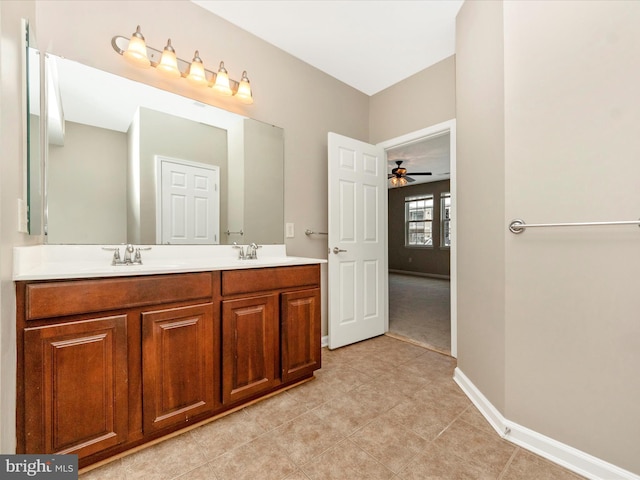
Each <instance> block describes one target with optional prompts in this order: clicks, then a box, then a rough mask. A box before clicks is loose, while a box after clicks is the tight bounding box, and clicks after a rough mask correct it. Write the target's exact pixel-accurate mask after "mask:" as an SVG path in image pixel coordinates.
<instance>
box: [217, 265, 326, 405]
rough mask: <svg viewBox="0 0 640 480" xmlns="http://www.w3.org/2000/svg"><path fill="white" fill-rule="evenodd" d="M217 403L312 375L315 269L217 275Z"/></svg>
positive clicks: (316, 343) (316, 354) (316, 351)
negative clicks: (219, 298) (219, 289)
mask: <svg viewBox="0 0 640 480" xmlns="http://www.w3.org/2000/svg"><path fill="white" fill-rule="evenodd" d="M221 283H222V338H223V341H222V378H223V380H222V402H223V404H234V403H236V402H238V401H240V400H244V399H249V398H252V397H255V396H257V395H259V394H261V393H265V392H268V391H270V390H273V388H274V387H277V386H278V385H284V384H288V383H291V382H293V381H295V380H298V379H304V378H306V377H310V376H312V375H313V372H314V370H317V369H319V368H320V366H321V360H320V351H321V344H320V340H321V339H320V288H319V285H320V267H319V265H302V266H294V267H276V268H262V269H252V270H231V271H225V272H222V278H221Z"/></svg>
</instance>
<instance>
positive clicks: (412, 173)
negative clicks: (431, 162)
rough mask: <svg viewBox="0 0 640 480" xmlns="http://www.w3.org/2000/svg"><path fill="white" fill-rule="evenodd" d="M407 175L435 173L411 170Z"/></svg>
mask: <svg viewBox="0 0 640 480" xmlns="http://www.w3.org/2000/svg"><path fill="white" fill-rule="evenodd" d="M407 175H433V173H431V172H411V173H407Z"/></svg>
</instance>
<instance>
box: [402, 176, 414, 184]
mask: <svg viewBox="0 0 640 480" xmlns="http://www.w3.org/2000/svg"><path fill="white" fill-rule="evenodd" d="M402 178H404V179H405V180H406V181H407V182H409V183H411V182H415V179H413V178H411V177H407V176H406V175H405V176H404V177H402Z"/></svg>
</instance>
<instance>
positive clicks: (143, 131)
mask: <svg viewBox="0 0 640 480" xmlns="http://www.w3.org/2000/svg"><path fill="white" fill-rule="evenodd" d="M46 63H47V68H46V70H47V76H48V81H47V85H48V96H47V97H48V99H49V105H48V111H49V115H48V121H47V125H48V137H49V140H48V143H49V145H48V159H47V165H48V168H47V200H46V206H47V209H46V210H47V212H48V215H47V221H46V225H47V241H48V243H50V244H61V243H65V244H68V243H71V244H113V243H138V244H155V243H168V242H166V241H163V240H162V237H161V233H160V232H161V231H162V228H161V226H162V225H161V224H162V222H163V220H162V219H163V215H162V212H161V207H159V206H160V205H166V202H165V203H163V202H162V199H161V195H163V194H166V192H165V193H162V192H164V190H163V189H162V188H161V187H159V185H160V183H159V182H160V177H159V174H158V172H157V159H158V157H163V158H167V157H168V158H172V159H176V160H180V161H183V162H184V163H186V164H196V165H214V166H216V167H217V168H218V169H219V173H220V178H219V182H220V183H219V194H220V195H219V197H220V200H219V220H216V223H217V225H216V226H217V230H218V231H219V234H218V236H217V237H216V240H215V242H214V243H223V244H224V243H233V242H234V241H236V242H238V243H250V242H256V243H262V244H274V243H283V241H284V238H283V227H284V225H283V223H284V216H283V215H284V214H283V211H284V194H283V171H284V132H283V130H282V129H281V128H279V127H274V126H272V125H268V124H264V123H262V122H257V121H255V120H252V119H249V118H246V117H242V116H240V115H236V114H233V113H230V112H226V111H224V110H221V109H218V108H215V107H212V106H210V105H205V104H203V103H201V102H197V101H194V100H192V99H188V98H185V97H182V96H179V95H175V94H172V93H169V92H166V91H163V90H160V89H156V88H153V87H150V86H148V85H145V84H141V83H138V82H134V81H131V80H128V79H125V78H122V77H118V76H116V75H112V74H109V73H106V72H102V71H100V70H97V69H94V68H90V67H87V66H85V65H82V64H79V63H77V62H73V61H69V60H66V59H62V58H59V57H55V56H53V55H48V56H47V62H46ZM265 185H268V188H265V187H264V186H265ZM185 198H186V197H185ZM177 201H178V202H179V201H182V200H180V199H178V200H177ZM185 201H186V202H188V201H189V200H185ZM156 207H157V208H156ZM192 213H193V212H192ZM165 214H166V212H165ZM181 215H182V216H183V217H184V218H182V220H181V223H183V224H184V225H185V229H190V228H191V229H193V228H195V227H194V226H193V221H192V220H191V219H190V218H191V215H192V214H191V213H189V210H188V209H187V210H184V212H183V213H181ZM195 215H196V216H198V215H199V216H200V217H202V215H205V216H206V215H209V213H207V212H204V213H203V211H201V210H197V209H196V212H195ZM164 218H166V215H165V216H164ZM235 232H238V233H235ZM239 232H243V235H240V234H239ZM185 238H191V237H189V236H187V237H185ZM169 243H175V242H169ZM179 243H199V242H198V241H193V242H192V241H185V242H179ZM208 243H211V242H208Z"/></svg>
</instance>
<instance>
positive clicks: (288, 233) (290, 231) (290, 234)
mask: <svg viewBox="0 0 640 480" xmlns="http://www.w3.org/2000/svg"><path fill="white" fill-rule="evenodd" d="M286 227H287V228H286V237H287V238H293V237H294V233H293V223H287V225H286Z"/></svg>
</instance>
